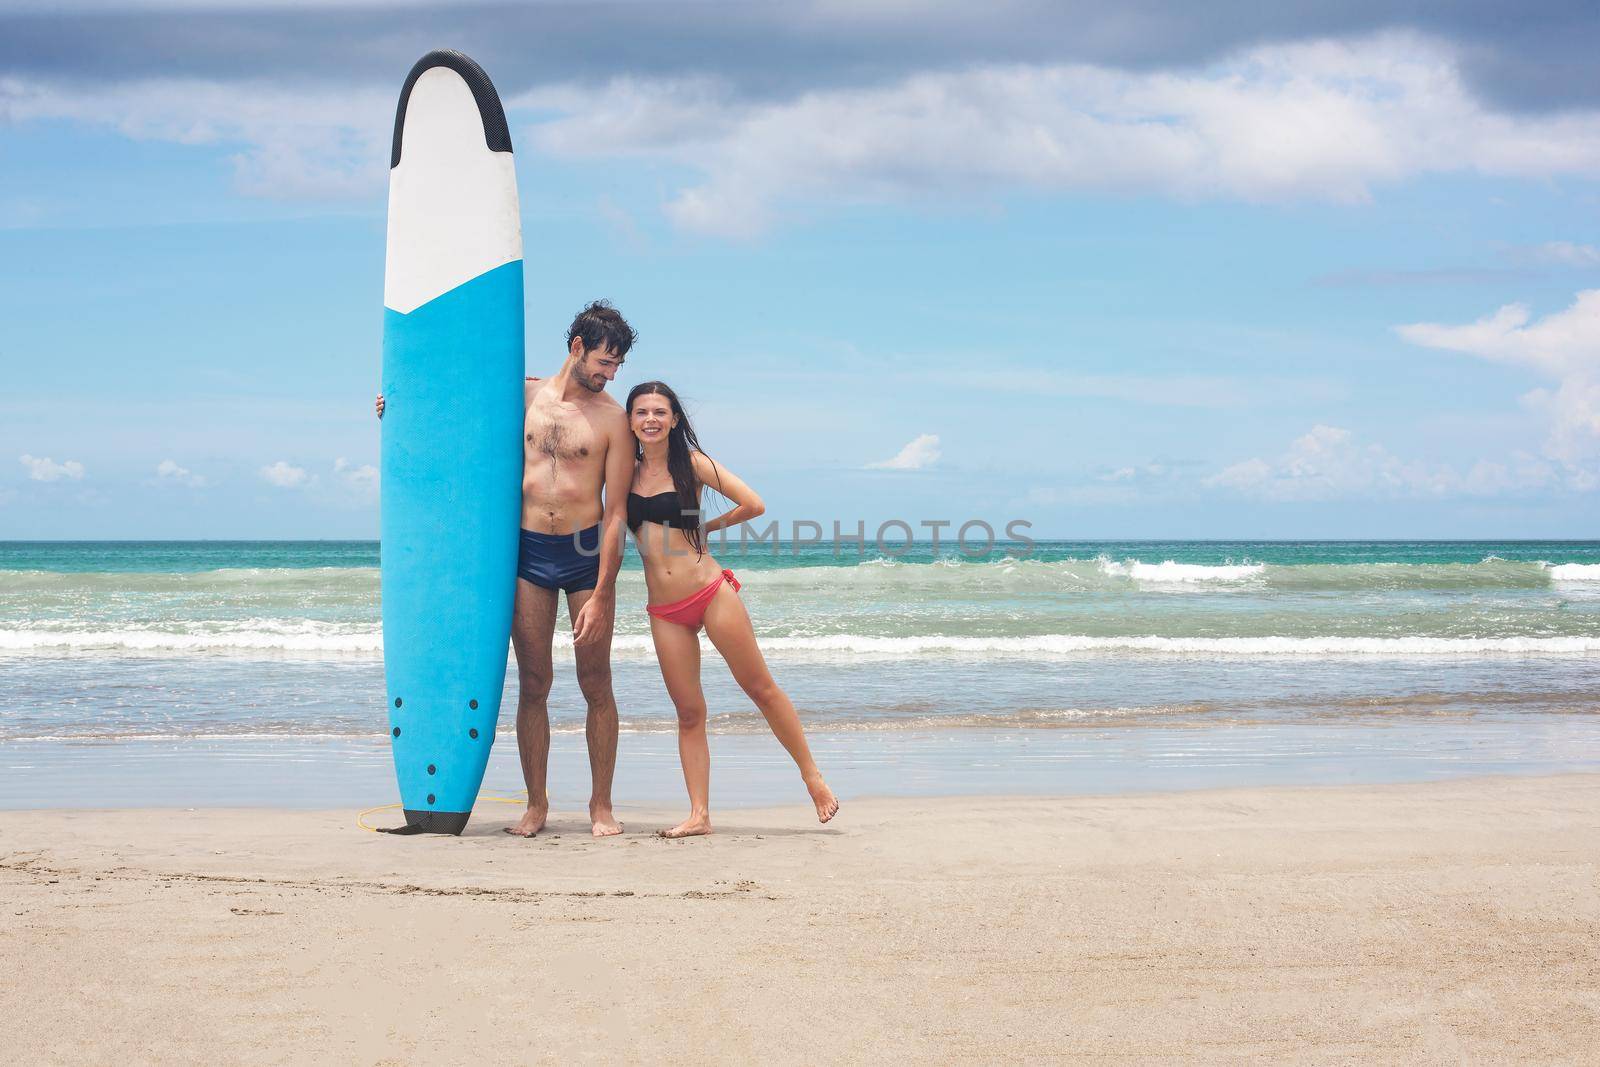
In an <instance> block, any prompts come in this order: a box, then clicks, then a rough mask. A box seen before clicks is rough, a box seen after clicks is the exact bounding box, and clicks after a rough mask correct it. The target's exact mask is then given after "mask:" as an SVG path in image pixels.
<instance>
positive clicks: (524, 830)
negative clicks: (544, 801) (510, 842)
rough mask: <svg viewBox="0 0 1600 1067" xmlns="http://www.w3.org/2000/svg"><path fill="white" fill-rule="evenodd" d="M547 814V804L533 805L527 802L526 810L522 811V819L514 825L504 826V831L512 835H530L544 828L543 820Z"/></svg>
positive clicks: (548, 813)
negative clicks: (541, 805)
mask: <svg viewBox="0 0 1600 1067" xmlns="http://www.w3.org/2000/svg"><path fill="white" fill-rule="evenodd" d="M549 815H550V807H549V805H545V806H543V807H534V806H533V805H532V804H529V805H528V810H527V811H525V812H523V813H522V820H521V821H520V822H518V823H517V825H515V826H508V827H506V833H508V834H510V835H512V836H513V837H532V836H533V835H534V834H536V833H538V832H539V831H540V830H543V829H544V821H545V819H546V818H547V817H549Z"/></svg>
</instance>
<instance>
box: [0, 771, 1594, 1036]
mask: <svg viewBox="0 0 1600 1067" xmlns="http://www.w3.org/2000/svg"><path fill="white" fill-rule="evenodd" d="M513 814H515V809H513V808H511V807H502V806H500V805H484V806H482V807H480V809H479V813H478V816H477V817H476V819H475V820H474V822H473V824H472V825H471V827H470V828H469V830H468V833H467V835H466V836H464V837H462V838H459V839H451V838H420V839H419V838H410V839H399V838H390V837H384V836H379V835H375V834H368V833H364V832H362V831H361V830H359V829H358V828H356V826H355V825H354V822H353V820H352V813H350V812H330V813H306V812H274V811H260V810H256V811H204V812H184V811H174V812H167V811H113V812H61V811H50V812H4V813H0V908H3V918H4V926H3V930H0V968H3V970H0V990H3V993H0V1048H3V1049H5V1055H6V1059H7V1060H8V1061H9V1062H13V1063H28V1064H32V1063H41V1062H53V1063H125V1062H140V1063H144V1062H160V1063H168V1062H170V1063H205V1064H216V1063H296V1064H298V1063H309V1062H323V1063H425V1064H448V1063H462V1062H488V1063H497V1064H503V1063H523V1062H539V1061H543V1060H551V1061H555V1060H561V1061H570V1060H628V1061H658V1060H674V1061H680V1062H682V1061H686V1060H691V1059H693V1060H712V1061H729V1062H757V1061H766V1062H773V1061H807V1062H870V1061H877V1062H880V1063H881V1062H884V1061H887V1060H898V1061H946V1062H950V1061H964V1060H982V1061H994V1060H1002V1059H1024V1058H1025V1059H1029V1060H1049V1059H1054V1060H1074V1061H1076V1060H1089V1059H1096V1058H1107V1059H1112V1058H1115V1059H1130V1058H1132V1059H1140V1060H1157V1061H1175V1060H1180V1059H1182V1060H1201V1061H1208V1060H1238V1059H1241V1058H1255V1059H1260V1060H1269V1061H1273V1062H1325V1063H1335V1062H1338V1063H1347V1062H1357V1061H1364V1062H1373V1061H1386V1062H1395V1061H1406V1062H1417V1061H1437V1062H1452V1063H1453V1062H1461V1061H1481V1060H1497V1061H1505V1060H1532V1061H1539V1062H1552V1061H1572V1062H1577V1061H1583V1060H1587V1061H1589V1062H1594V1059H1595V1057H1596V1055H1597V1053H1600V885H1597V874H1600V831H1597V825H1600V775H1580V776H1565V777H1557V778H1540V779H1529V778H1522V779H1518V778H1505V779H1490V780H1478V781H1466V782H1451V783H1448V784H1435V785H1406V786H1387V787H1359V788H1358V787H1344V788H1331V789H1327V788H1324V789H1272V790H1264V789H1252V790H1230V791H1217V792H1206V793H1187V794H1166V795H1150V796H1136V797H1110V798H1076V799H1057V798H1043V799H1042V798H1025V799H1019V800H1005V799H994V798H985V799H979V800H969V799H936V800H871V801H854V802H851V803H848V804H847V805H846V807H845V809H844V812H843V813H842V815H841V817H840V820H839V822H838V823H837V825H836V826H835V827H827V828H818V827H817V826H816V824H815V823H813V822H808V820H807V818H806V817H805V814H804V811H803V809H802V808H801V807H800V806H798V805H797V806H794V807H792V808H784V809H782V810H772V811H738V812H734V811H729V812H723V813H722V814H721V817H720V819H719V821H718V831H719V832H718V834H717V836H715V837H712V838H706V839H699V840H692V841H683V842H666V841H661V840H657V839H653V838H652V837H650V836H649V831H650V830H651V829H653V828H655V827H659V826H663V825H667V824H668V823H669V821H670V820H672V819H674V818H675V816H674V815H673V813H669V812H665V811H662V812H641V811H632V812H625V813H624V815H625V819H626V821H627V823H628V833H627V834H626V835H625V836H624V837H622V838H620V839H611V840H607V841H595V840H592V839H591V838H590V837H589V835H588V833H587V825H586V823H584V822H583V821H582V820H581V819H580V818H578V817H576V816H575V815H571V814H568V815H565V816H558V817H557V818H556V819H555V820H554V824H553V828H552V830H551V831H548V832H547V833H546V834H544V835H542V836H541V837H540V838H538V839H537V840H535V841H532V842H528V841H519V840H515V839H513V838H510V837H507V836H505V835H503V834H501V833H500V832H499V830H500V827H501V826H504V825H506V824H507V822H508V821H509V820H510V817H511V816H512V815H513Z"/></svg>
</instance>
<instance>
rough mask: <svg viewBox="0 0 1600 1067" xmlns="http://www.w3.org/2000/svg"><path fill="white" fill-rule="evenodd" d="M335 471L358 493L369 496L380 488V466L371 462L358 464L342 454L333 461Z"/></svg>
mask: <svg viewBox="0 0 1600 1067" xmlns="http://www.w3.org/2000/svg"><path fill="white" fill-rule="evenodd" d="M333 473H334V474H336V475H338V476H339V478H340V480H342V481H343V482H344V484H345V485H347V486H349V487H350V488H351V489H353V490H355V491H356V493H357V494H359V495H362V496H369V495H371V494H372V493H375V492H376V491H377V488H378V468H377V467H374V466H372V464H370V463H363V464H361V465H359V466H357V465H356V464H354V463H351V462H350V461H349V460H347V459H345V458H344V457H343V456H340V457H339V458H338V459H336V460H334V462H333Z"/></svg>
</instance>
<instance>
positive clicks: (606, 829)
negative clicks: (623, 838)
mask: <svg viewBox="0 0 1600 1067" xmlns="http://www.w3.org/2000/svg"><path fill="white" fill-rule="evenodd" d="M589 818H590V820H591V821H593V823H594V829H593V833H594V836H596V837H615V836H616V835H617V834H620V833H622V824H621V823H620V822H618V821H617V818H616V816H615V815H613V814H611V808H610V806H609V805H607V806H606V807H599V806H597V805H595V804H590V805H589Z"/></svg>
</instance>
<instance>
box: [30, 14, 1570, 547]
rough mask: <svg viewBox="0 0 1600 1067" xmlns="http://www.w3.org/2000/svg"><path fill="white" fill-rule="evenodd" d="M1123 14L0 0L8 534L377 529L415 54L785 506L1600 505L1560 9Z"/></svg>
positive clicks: (564, 258) (703, 417) (1551, 522)
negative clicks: (455, 64)
mask: <svg viewBox="0 0 1600 1067" xmlns="http://www.w3.org/2000/svg"><path fill="white" fill-rule="evenodd" d="M1110 6H1111V5H1102V4H1090V3H1074V2H1066V3H1044V2H1039V3H1034V2H1022V0H1018V2H1005V0H1001V2H998V3H993V4H985V5H973V4H969V3H945V2H915V0H883V2H876V3H874V2H863V0H817V2H798V0H796V2H788V3H762V2H756V3H724V2H682V0H670V2H645V0H611V2H595V3H570V2H559V0H546V2H535V3H518V4H511V3H466V2H460V3H455V2H450V3H435V4H420V3H393V2H388V0H351V2H348V3H342V4H318V3H311V2H309V0H254V2H246V0H168V2H144V3H140V2H125V0H56V2H43V0H39V2H35V0H11V2H9V3H8V4H6V5H5V7H4V9H3V10H0V539H53V538H71V539H143V538H324V537H325V538H368V537H376V536H377V535H378V532H379V531H378V508H377V499H378V494H379V493H380V492H381V486H380V484H379V483H380V478H379V472H378V470H377V464H378V444H379V424H378V422H377V420H376V419H375V418H374V417H373V414H372V399H373V394H374V393H375V392H376V391H377V383H378V378H379V365H380V354H381V333H382V308H381V304H382V291H383V278H382V273H383V256H384V251H383V238H384V209H385V200H386V182H387V166H388V142H389V138H390V135H391V130H392V124H393V115H394V106H395V100H396V97H397V95H398V91H399V87H400V84H401V82H402V81H403V80H404V77H405V75H406V73H407V71H408V70H409V69H410V67H411V64H412V63H413V62H414V61H415V60H416V58H417V57H419V56H421V55H422V54H423V53H425V52H427V51H429V50H430V49H432V48H437V47H452V48H459V49H461V50H462V51H465V52H467V53H468V54H469V55H472V56H473V57H474V58H475V59H477V60H478V61H479V62H480V63H481V64H482V65H483V66H484V67H485V69H486V70H487V71H488V73H489V74H490V76H491V77H492V78H493V79H494V81H495V83H496V85H497V87H498V89H499V91H500V93H501V96H502V97H503V99H504V100H505V103H506V110H507V115H508V118H509V120H510V125H511V131H512V140H513V143H514V146H515V151H516V160H517V168H518V181H519V186H520V195H521V205H522V216H523V240H524V248H525V256H526V271H527V274H526V276H527V331H528V333H527V356H528V366H529V372H530V373H533V374H548V373H550V372H552V371H554V370H555V369H556V368H557V367H559V365H560V362H561V358H562V355H563V348H564V345H563V342H564V337H565V330H566V327H567V325H568V323H569V322H570V320H571V318H572V315H573V314H574V313H575V312H576V311H577V310H578V309H579V308H580V307H582V306H583V305H584V304H585V303H587V302H588V301H589V300H592V299H595V298H606V299H609V300H611V301H612V302H613V303H614V304H615V305H616V306H617V307H618V308H619V309H620V310H621V311H622V312H623V314H624V315H625V316H627V318H628V319H629V321H630V322H631V323H632V324H633V325H634V327H635V328H636V329H637V330H638V332H639V335H640V340H639V343H638V345H637V347H636V348H635V349H634V350H633V352H632V353H631V354H630V356H629V358H628V361H627V364H626V366H625V367H624V368H623V371H622V373H621V375H620V376H619V378H618V381H617V383H616V386H614V387H613V388H615V389H616V390H617V392H618V393H619V394H621V393H624V392H625V390H626V388H627V387H628V386H629V385H630V384H632V383H634V382H637V381H642V380H646V379H650V378H660V379H663V380H665V381H667V382H669V383H670V384H672V385H673V386H674V387H675V388H676V389H677V390H678V391H679V392H680V393H681V394H682V395H683V396H684V397H685V399H686V400H687V401H688V403H689V408H690V413H691V415H692V417H693V418H694V421H695V426H696V429H697V431H698V432H699V435H700V438H701V440H702V443H703V444H704V445H705V446H706V449H707V451H708V452H709V453H710V454H711V455H712V456H713V457H715V458H717V459H718V460H719V461H720V462H723V463H725V464H726V465H727V466H729V467H730V468H732V469H733V470H735V471H737V472H738V473H740V474H741V475H742V476H744V478H745V479H746V480H747V481H749V482H750V483H751V484H753V485H754V486H755V487H756V489H757V490H758V491H759V492H760V493H761V494H762V496H763V497H764V498H765V500H766V501H767V503H768V506H769V514H770V516H771V517H772V518H775V519H777V520H778V521H779V523H780V527H781V529H783V530H784V531H786V532H789V531H792V529H793V525H792V524H793V523H794V522H796V521H797V520H809V521H813V522H817V523H819V524H820V525H821V526H822V528H823V529H824V530H829V529H830V528H831V524H832V523H834V522H836V521H837V522H839V523H840V525H841V529H842V530H843V531H844V532H846V533H853V532H855V531H856V530H857V529H858V524H862V526H863V527H864V529H865V531H866V533H867V535H868V537H869V539H870V537H871V535H872V534H873V533H874V532H875V530H876V529H877V528H878V526H879V525H880V524H882V523H883V522H885V521H887V520H890V519H900V520H902V521H905V522H907V523H909V524H911V525H912V526H913V528H914V529H916V530H918V532H919V534H920V535H921V536H924V537H925V536H927V535H928V533H930V532H931V531H932V530H933V529H934V528H935V527H931V526H929V525H927V524H929V523H936V522H940V521H949V522H951V523H952V524H953V526H959V525H961V524H962V523H964V522H966V521H969V520H981V521H983V522H987V523H989V524H990V525H991V526H992V527H993V528H995V529H997V530H998V529H1003V528H1004V527H1005V526H1006V525H1007V524H1008V523H1011V522H1013V521H1023V522H1026V523H1028V524H1030V525H1029V526H1028V527H1026V529H1027V530H1028V531H1030V533H1031V534H1032V536H1035V537H1062V538H1144V539H1166V538H1215V539H1234V538H1293V539H1303V538H1326V539H1345V538H1401V539H1404V538H1422V537H1429V538H1464V539H1473V538H1593V537H1595V536H1597V534H1600V522H1597V520H1600V68H1597V67H1596V65H1595V64H1594V63H1593V60H1592V57H1593V56H1594V55H1595V54H1597V53H1600V12H1597V11H1596V9H1595V8H1594V5H1593V4H1592V3H1571V4H1559V3H1550V4H1541V3H1532V4H1523V5H1518V6H1517V7H1516V8H1515V9H1514V10H1513V9H1511V8H1510V7H1508V6H1507V5H1504V4H1499V3H1490V2H1474V3H1461V4H1419V5H1404V6H1402V5H1393V4H1384V3H1376V2H1373V3H1363V2H1343V3H1293V2H1290V3H1283V4H1278V5H1269V6H1270V7H1271V10H1270V11H1263V10H1260V9H1259V8H1260V5H1257V4H1254V3H1227V2H1222V3H1218V4H1212V5H1178V4H1158V3H1150V2H1133V3H1127V4H1120V5H1115V10H1105V9H1106V8H1107V7H1110ZM1400 8H1404V9H1403V10H1397V9H1400ZM952 528H953V527H952ZM940 529H943V528H940ZM974 536H981V534H980V533H975V534H974Z"/></svg>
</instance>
